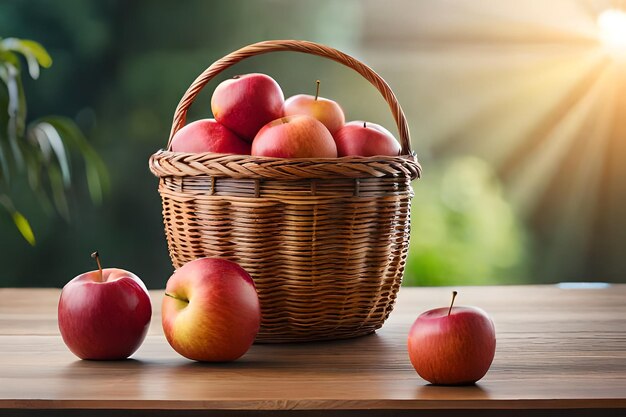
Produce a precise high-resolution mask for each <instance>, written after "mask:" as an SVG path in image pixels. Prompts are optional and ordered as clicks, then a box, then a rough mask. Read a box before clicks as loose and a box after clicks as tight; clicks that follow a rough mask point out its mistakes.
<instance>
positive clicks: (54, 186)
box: [48, 165, 70, 221]
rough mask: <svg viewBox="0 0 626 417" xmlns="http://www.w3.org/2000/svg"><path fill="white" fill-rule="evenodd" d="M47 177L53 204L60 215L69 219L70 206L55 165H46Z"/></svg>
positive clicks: (59, 173)
mask: <svg viewBox="0 0 626 417" xmlns="http://www.w3.org/2000/svg"><path fill="white" fill-rule="evenodd" d="M48 179H49V180H50V189H51V191H52V201H54V206H55V207H56V209H57V211H58V213H59V214H60V215H61V217H63V218H64V219H65V220H67V221H69V220H70V208H69V205H68V204H67V198H66V196H65V187H64V186H63V179H62V177H61V172H60V170H59V168H58V167H57V166H56V165H50V166H49V167H48Z"/></svg>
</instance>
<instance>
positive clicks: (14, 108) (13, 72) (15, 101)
mask: <svg viewBox="0 0 626 417" xmlns="http://www.w3.org/2000/svg"><path fill="white" fill-rule="evenodd" d="M4 68H5V70H6V71H5V72H4V73H2V74H0V76H2V77H3V78H2V79H3V81H4V82H5V83H6V87H7V92H8V95H9V102H8V106H7V107H8V108H7V110H8V113H9V122H8V126H7V133H8V137H9V144H10V146H11V151H12V152H13V158H14V160H15V162H16V165H17V167H18V169H20V170H21V169H23V166H24V160H23V157H22V153H21V152H20V148H19V146H18V143H17V141H18V136H21V135H23V133H24V126H25V123H26V120H25V119H26V99H25V97H24V88H23V87H22V80H21V78H20V75H19V70H18V69H17V68H16V67H15V66H14V65H12V64H10V63H5V64H4Z"/></svg>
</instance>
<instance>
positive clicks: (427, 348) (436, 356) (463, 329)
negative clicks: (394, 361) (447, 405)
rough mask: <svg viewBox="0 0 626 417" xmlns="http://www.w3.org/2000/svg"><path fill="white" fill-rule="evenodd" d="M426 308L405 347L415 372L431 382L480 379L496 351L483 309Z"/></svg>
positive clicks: (464, 382) (492, 329) (463, 382)
mask: <svg viewBox="0 0 626 417" xmlns="http://www.w3.org/2000/svg"><path fill="white" fill-rule="evenodd" d="M456 295H457V292H456V291H454V292H453V293H452V303H451V304H450V307H442V308H436V309H433V310H428V311H426V312H424V313H422V314H420V316H419V317H418V318H417V320H415V323H413V326H412V327H411V330H410V332H409V339H408V351H409V357H410V359H411V363H412V364H413V367H414V368H415V370H416V371H417V373H418V374H419V375H420V376H421V377H422V378H424V379H425V380H427V381H428V382H431V383H433V384H438V385H467V384H473V383H475V382H476V381H478V380H479V379H481V378H482V377H483V376H485V374H486V373H487V371H488V370H489V367H490V366H491V362H492V361H493V358H494V355H495V351H496V329H495V326H494V324H493V320H491V318H490V317H489V316H488V315H487V313H486V312H485V311H484V310H482V309H480V308H477V307H464V306H461V307H454V308H453V304H454V299H455V298H456Z"/></svg>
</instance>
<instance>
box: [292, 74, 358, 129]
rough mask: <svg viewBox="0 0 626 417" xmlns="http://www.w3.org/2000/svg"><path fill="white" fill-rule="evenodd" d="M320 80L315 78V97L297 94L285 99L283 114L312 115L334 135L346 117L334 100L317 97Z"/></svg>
mask: <svg viewBox="0 0 626 417" xmlns="http://www.w3.org/2000/svg"><path fill="white" fill-rule="evenodd" d="M319 92H320V82H319V80H317V91H316V92H315V97H314V96H311V95H308V94H298V95H295V96H292V97H289V98H288V99H287V100H285V106H284V114H285V116H295V115H299V114H303V115H307V116H311V117H314V118H315V119H317V120H319V121H320V122H322V124H323V125H324V126H326V129H328V131H329V132H330V133H331V135H334V134H335V132H337V131H338V130H339V129H340V128H341V126H343V124H344V123H345V121H346V119H345V116H344V114H343V110H342V109H341V106H339V104H337V102H336V101H333V100H329V99H327V98H323V97H319Z"/></svg>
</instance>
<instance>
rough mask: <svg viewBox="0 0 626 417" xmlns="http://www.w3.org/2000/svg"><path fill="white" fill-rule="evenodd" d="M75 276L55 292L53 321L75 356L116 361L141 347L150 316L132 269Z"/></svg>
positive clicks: (95, 255) (143, 289)
mask: <svg viewBox="0 0 626 417" xmlns="http://www.w3.org/2000/svg"><path fill="white" fill-rule="evenodd" d="M92 257H93V258H95V259H96V262H97V264H98V270H96V271H91V272H86V273H84V274H81V275H78V276H77V277H76V278H74V279H72V280H71V281H70V282H68V283H67V284H66V285H65V286H64V287H63V290H62V292H61V297H60V299H59V306H58V324H59V330H60V331H61V336H62V338H63V341H64V342H65V344H66V345H67V347H68V348H69V349H70V350H71V351H72V353H74V354H75V355H76V356H78V357H79V358H81V359H99V360H107V359H108V360H116V359H125V358H128V357H129V356H130V355H132V354H133V353H134V352H135V351H136V350H137V349H138V348H139V346H140V345H141V343H142V342H143V340H144V338H145V337H146V333H147V332H148V328H149V327H150V318H151V316H152V305H151V303H150V296H149V295H148V290H147V289H146V286H145V285H144V283H143V282H142V281H141V280H140V279H139V278H138V277H137V276H136V275H135V274H133V273H132V272H129V271H125V270H123V269H117V268H106V269H102V266H101V264H100V258H99V255H98V252H94V253H93V254H92Z"/></svg>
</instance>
